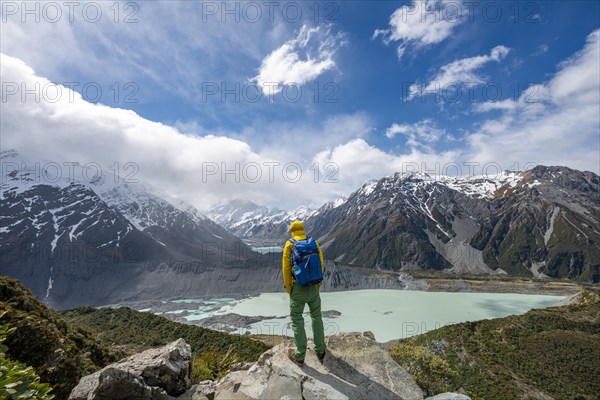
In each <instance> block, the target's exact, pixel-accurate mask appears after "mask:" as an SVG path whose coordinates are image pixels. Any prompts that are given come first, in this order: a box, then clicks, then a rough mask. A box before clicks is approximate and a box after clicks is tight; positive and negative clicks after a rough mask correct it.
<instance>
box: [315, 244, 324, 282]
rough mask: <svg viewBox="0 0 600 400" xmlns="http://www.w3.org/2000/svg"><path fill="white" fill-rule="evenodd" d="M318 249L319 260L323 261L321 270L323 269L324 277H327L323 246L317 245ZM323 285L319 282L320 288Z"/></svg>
mask: <svg viewBox="0 0 600 400" xmlns="http://www.w3.org/2000/svg"><path fill="white" fill-rule="evenodd" d="M315 243H316V242H315ZM317 249H318V250H319V258H320V259H321V268H322V269H323V276H325V260H324V259H323V251H321V246H319V243H317ZM322 284H323V282H319V288H320V287H321V285H322Z"/></svg>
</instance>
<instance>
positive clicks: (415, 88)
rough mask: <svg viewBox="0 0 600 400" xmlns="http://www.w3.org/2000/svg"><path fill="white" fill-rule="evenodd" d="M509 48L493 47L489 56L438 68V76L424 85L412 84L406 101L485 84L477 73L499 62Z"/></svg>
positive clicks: (463, 59) (465, 59) (464, 60)
mask: <svg viewBox="0 0 600 400" xmlns="http://www.w3.org/2000/svg"><path fill="white" fill-rule="evenodd" d="M509 51H510V49H509V48H507V47H505V46H496V47H494V48H493V49H492V50H491V51H490V54H489V55H481V56H475V57H469V58H462V59H460V60H456V61H452V62H451V63H449V64H446V65H444V66H443V67H441V68H440V71H439V72H438V74H437V75H436V76H435V77H434V78H433V79H432V80H431V81H430V82H429V83H427V84H426V85H421V84H413V85H411V86H410V88H409V91H408V99H409V100H410V99H412V98H414V97H415V96H416V95H417V94H426V93H436V92H437V93H439V92H440V91H441V90H443V89H445V88H448V87H450V86H456V87H467V88H469V87H474V86H477V85H481V84H483V83H485V78H484V77H483V76H482V75H481V74H480V73H479V72H478V70H480V69H481V68H482V67H484V66H485V65H486V64H488V63H490V62H499V61H501V60H502V59H504V58H505V57H506V55H507V54H508V52H509Z"/></svg>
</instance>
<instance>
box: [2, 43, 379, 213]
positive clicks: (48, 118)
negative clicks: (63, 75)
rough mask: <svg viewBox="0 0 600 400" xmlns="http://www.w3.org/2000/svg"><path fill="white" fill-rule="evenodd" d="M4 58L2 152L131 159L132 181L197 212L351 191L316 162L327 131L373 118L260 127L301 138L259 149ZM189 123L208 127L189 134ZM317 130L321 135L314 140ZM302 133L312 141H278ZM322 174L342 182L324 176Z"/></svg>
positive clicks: (351, 131) (329, 142) (317, 200)
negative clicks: (117, 104)
mask: <svg viewBox="0 0 600 400" xmlns="http://www.w3.org/2000/svg"><path fill="white" fill-rule="evenodd" d="M0 59H1V64H0V65H1V67H0V70H1V74H2V78H3V88H2V90H3V91H2V96H3V99H2V119H1V121H0V128H1V132H2V149H3V150H4V149H9V148H15V149H17V150H18V151H19V152H21V153H22V154H23V155H24V156H25V157H29V158H31V159H46V160H52V161H56V162H59V163H62V162H80V163H87V162H95V163H98V164H100V165H101V166H103V167H104V168H106V169H107V171H108V167H110V166H113V165H114V164H115V162H117V163H119V165H121V166H123V165H124V164H125V163H127V162H131V163H134V164H135V165H137V168H138V171H137V172H136V176H135V177H136V178H138V179H140V180H141V181H143V182H147V183H150V184H152V185H154V186H156V187H158V188H161V189H163V190H164V191H165V192H167V193H169V194H171V195H174V196H177V197H180V198H183V199H187V200H188V201H190V202H192V203H193V204H195V205H196V206H198V207H199V208H201V209H202V208H206V207H207V206H210V205H211V204H215V203H217V202H220V201H226V200H228V199H233V198H245V199H250V200H253V201H256V202H259V203H265V204H271V205H278V206H280V207H294V206H298V205H300V204H310V205H313V206H318V205H320V204H322V203H323V202H325V201H327V200H330V199H331V197H332V196H335V195H337V194H338V193H339V192H340V191H342V192H343V193H346V192H348V191H350V190H351V189H352V188H350V187H349V186H348V183H347V182H342V181H337V180H338V179H339V176H338V174H337V172H336V171H335V168H333V169H332V166H331V165H330V166H329V167H327V166H324V165H315V164H314V160H313V158H314V154H316V153H317V152H319V151H322V150H323V148H327V147H328V146H333V145H334V144H337V142H335V141H334V140H333V136H331V137H329V138H327V137H326V136H325V135H323V132H324V131H328V132H333V133H334V134H335V133H336V132H337V133H342V131H343V133H344V135H346V136H342V137H341V139H342V140H344V138H346V139H347V140H349V138H350V137H356V136H360V135H363V134H365V132H366V131H368V129H369V124H370V121H369V119H368V118H367V117H366V116H364V115H362V114H357V115H338V116H335V117H332V118H327V119H325V120H324V121H323V122H322V123H321V124H320V125H318V126H304V127H295V128H294V129H295V130H293V129H292V127H291V126H290V125H286V126H283V125H273V126H268V127H266V128H265V127H263V128H265V129H266V130H267V131H269V132H273V135H275V132H277V131H278V129H279V128H281V130H280V131H279V132H281V131H283V132H289V135H294V134H295V135H297V136H296V138H295V139H294V140H295V141H292V139H293V137H292V136H289V137H285V139H283V138H282V137H280V138H278V140H276V141H273V143H272V145H271V146H262V148H261V149H257V148H255V147H253V146H251V145H250V144H248V143H247V142H246V141H244V140H242V139H236V138H234V137H233V136H235V133H232V134H227V133H223V132H221V133H219V134H210V133H209V132H210V131H208V130H206V129H204V128H202V127H200V126H192V125H189V124H188V125H186V124H179V128H180V129H177V128H175V127H172V126H169V125H165V124H161V123H157V122H153V121H150V120H147V119H145V118H143V117H141V116H139V115H138V114H136V113H135V112H133V111H130V110H126V109H119V108H113V107H108V106H106V105H103V104H99V103H98V104H93V103H90V102H88V101H85V100H84V99H83V98H82V97H81V96H80V95H79V94H78V93H75V92H73V91H71V90H70V89H69V88H67V87H64V86H61V85H57V84H55V83H53V82H51V81H49V80H48V79H46V78H44V77H40V76H38V75H37V74H36V73H35V71H34V70H33V69H32V68H31V67H29V66H28V65H27V64H25V63H24V62H23V61H22V60H19V59H17V58H14V57H11V56H8V55H5V54H2V57H0ZM24 88H26V89H27V90H29V91H32V90H33V91H34V92H37V96H38V98H34V96H33V95H32V94H28V95H27V96H25V97H23V91H22V90H23V89H24ZM56 93H60V95H57V94H56ZM192 130H198V131H202V132H204V134H201V135H193V134H188V133H185V132H190V131H192ZM283 136H285V135H283ZM316 136H320V137H322V140H320V141H317V140H314V138H315V137H316ZM298 138H301V139H300V141H301V142H302V143H304V142H307V144H306V145H304V144H302V145H298V146H289V147H286V146H282V145H281V144H282V143H284V142H285V143H294V142H298ZM338 140H339V138H338ZM333 167H335V166H333ZM327 168H328V169H327ZM325 174H327V177H328V178H330V180H334V181H337V184H336V185H333V184H332V182H330V181H328V182H324V180H325V176H326V175H325ZM257 175H260V178H259V179H257ZM299 187H302V190H299ZM342 187H343V188H344V189H341V188H342ZM332 193H335V195H332Z"/></svg>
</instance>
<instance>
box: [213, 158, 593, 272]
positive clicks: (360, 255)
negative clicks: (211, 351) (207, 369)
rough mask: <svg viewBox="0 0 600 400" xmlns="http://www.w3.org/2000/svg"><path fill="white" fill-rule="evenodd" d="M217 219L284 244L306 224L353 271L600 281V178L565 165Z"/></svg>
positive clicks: (239, 209) (237, 206)
mask: <svg viewBox="0 0 600 400" xmlns="http://www.w3.org/2000/svg"><path fill="white" fill-rule="evenodd" d="M209 215H210V216H211V218H213V219H214V220H215V221H218V222H219V223H221V224H223V225H224V226H225V227H227V228H228V229H229V230H230V231H231V232H234V233H235V234H237V235H239V236H240V237H244V238H246V239H247V240H248V239H253V240H256V241H260V240H278V241H283V240H285V238H287V236H288V235H289V233H288V231H287V229H288V226H289V223H290V222H291V221H292V220H294V219H301V220H303V221H304V222H305V225H306V228H307V233H308V234H310V235H312V236H315V237H317V238H319V240H320V243H321V246H322V247H323V249H324V250H325V255H326V257H327V258H329V259H332V260H336V261H338V262H340V263H342V264H347V265H357V266H367V267H372V268H382V269H395V270H401V269H402V270H407V269H408V270H410V269H434V270H448V271H453V272H460V273H465V272H467V273H509V274H512V275H523V276H536V277H544V276H550V277H567V278H571V279H581V280H593V281H594V280H595V281H598V280H600V247H599V246H600V195H599V178H598V175H596V174H594V173H591V172H580V171H575V170H571V169H569V168H565V167H544V166H538V167H536V168H534V169H532V170H528V171H523V172H503V173H500V174H498V175H497V176H488V177H482V176H480V177H449V176H430V175H427V174H422V173H405V174H400V173H396V174H393V175H390V176H387V177H384V178H382V179H375V180H372V181H369V182H367V183H365V184H364V185H363V186H362V187H360V188H359V189H358V190H356V191H355V192H354V193H352V194H351V195H350V196H348V197H347V198H341V199H338V200H336V201H332V202H329V203H327V204H325V205H323V206H322V207H320V208H319V209H318V210H315V211H308V210H303V209H301V210H300V212H297V211H292V212H288V213H286V212H284V211H281V210H271V209H269V208H267V207H264V206H259V205H256V204H254V203H251V202H233V203H230V204H227V205H223V206H219V207H216V208H213V209H212V210H211V211H210V213H209Z"/></svg>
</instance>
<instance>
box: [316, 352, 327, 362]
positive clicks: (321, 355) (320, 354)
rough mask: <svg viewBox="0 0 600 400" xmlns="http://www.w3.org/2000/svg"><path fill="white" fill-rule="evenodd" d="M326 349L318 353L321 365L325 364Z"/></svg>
mask: <svg viewBox="0 0 600 400" xmlns="http://www.w3.org/2000/svg"><path fill="white" fill-rule="evenodd" d="M325 353H326V352H325V351H324V352H322V353H317V358H318V359H319V362H320V363H321V365H323V360H324V359H325Z"/></svg>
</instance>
